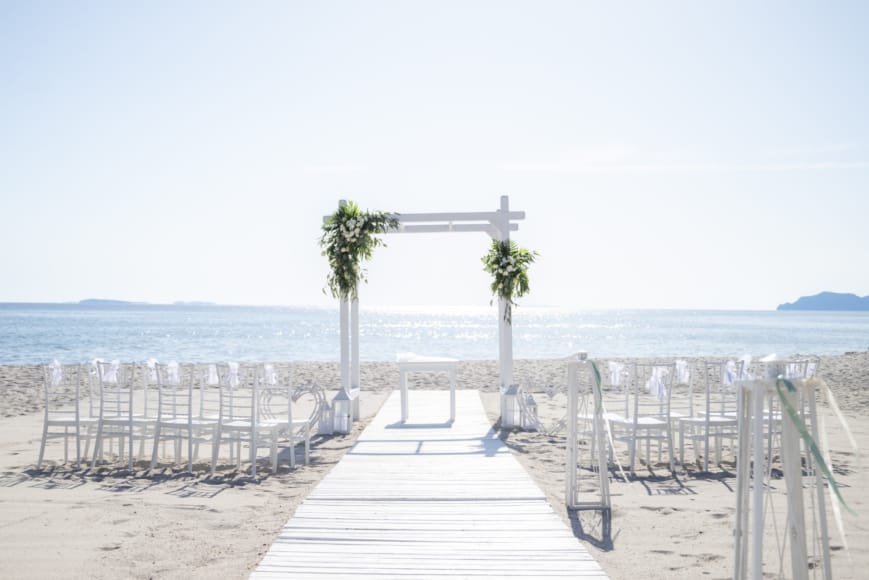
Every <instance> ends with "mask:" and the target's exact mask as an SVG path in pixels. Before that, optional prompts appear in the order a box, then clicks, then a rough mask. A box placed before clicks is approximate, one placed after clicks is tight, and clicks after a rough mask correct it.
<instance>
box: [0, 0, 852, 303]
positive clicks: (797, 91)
mask: <svg viewBox="0 0 869 580" xmlns="http://www.w3.org/2000/svg"><path fill="white" fill-rule="evenodd" d="M867 26H869V3H865V2H839V1H832V2H820V1H818V2H806V1H796V2H794V1H788V2H783V1H771V2H741V1H733V2H717V3H713V2H693V1H684V2H669V1H657V2H645V1H637V2H582V1H572V2H556V1H547V2H530V1H529V2H510V1H493V2H487V1H481V2H453V1H445V0H438V1H436V2H422V1H420V2H404V1H392V2H382V1H367V2H362V1H358V2H357V1H353V2H332V1H323V2H313V1H312V2H290V1H274V2H269V1H258V2H215V1H202V2H191V1H183V0H181V1H171V2H170V1H159V0H158V1H153V2H92V1H76V2H73V1H61V0H57V1H39V0H35V1H34V0H3V1H2V2H0V83H2V84H0V87H2V90H0V216H2V218H0V219H2V222H0V223H2V227H0V302H66V301H77V300H81V299H85V298H112V299H122V300H132V301H146V302H155V303H168V302H174V301H193V300H201V301H211V302H217V303H221V304H268V305H312V306H334V305H335V301H334V300H333V299H332V298H331V297H329V296H327V295H325V294H324V293H323V287H324V285H325V279H326V273H327V264H326V261H325V258H323V257H322V256H321V255H320V249H319V246H318V239H319V236H320V226H321V224H322V218H323V216H324V215H327V214H329V213H331V212H332V211H334V210H335V208H336V207H337V205H338V202H339V200H341V199H350V200H354V201H356V202H357V203H359V204H360V205H361V206H362V207H363V208H365V209H370V210H378V211H393V212H399V213H402V212H404V213H420V212H472V211H473V212H476V211H494V210H496V209H498V207H499V204H500V197H501V196H502V195H508V196H509V199H510V207H511V209H513V210H517V211H524V212H525V216H526V217H525V219H524V220H522V221H521V222H518V223H519V230H518V231H516V232H514V233H513V234H512V237H513V239H515V240H516V241H517V242H518V243H519V245H520V246H523V247H526V248H529V249H532V250H535V251H537V252H539V258H538V260H537V262H536V263H535V264H534V265H533V266H532V268H531V270H530V276H531V293H530V295H528V296H526V297H525V298H523V299H522V300H521V301H520V304H526V305H530V306H557V307H562V308H570V309H611V308H615V309H622V308H624V309H627V308H685V309H758V310H768V309H774V308H775V307H776V306H777V305H778V304H779V303H782V302H789V301H793V300H795V299H796V298H798V297H799V296H802V295H811V294H815V293H817V292H820V291H823V290H831V291H838V292H853V293H855V294H858V295H861V296H863V295H869V268H867V264H869V227H867V226H866V222H867V219H869V187H867V186H869V121H867V103H869V94H867V92H869V91H867V89H869V66H867V65H866V63H867V62H869V35H867V34H866V33H865V31H866V30H867ZM385 242H386V244H387V247H386V248H380V249H378V251H377V252H376V253H375V256H374V260H373V261H372V262H371V263H370V264H369V266H368V284H367V285H366V286H364V287H363V288H362V290H361V294H360V300H361V304H362V305H363V306H369V305H370V306H457V305H468V306H475V305H476V306H486V305H488V304H489V300H490V293H489V279H488V275H487V274H486V273H485V272H483V270H482V262H481V261H480V258H481V257H482V256H483V255H484V254H485V253H486V251H487V249H488V245H489V240H488V238H487V237H486V235H485V234H482V233H462V234H459V233H450V234H391V235H387V236H386V238H385Z"/></svg>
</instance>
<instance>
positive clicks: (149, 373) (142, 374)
mask: <svg viewBox="0 0 869 580" xmlns="http://www.w3.org/2000/svg"><path fill="white" fill-rule="evenodd" d="M136 383H137V384H136V388H139V389H141V396H140V398H139V400H140V401H141V403H140V404H137V405H136V414H137V415H139V416H142V417H148V418H151V419H156V418H157V416H158V415H159V414H160V410H159V402H160V401H159V397H160V395H159V391H160V384H159V382H158V381H157V359H154V358H150V359H148V360H147V361H145V362H143V363H140V364H139V365H138V369H137V371H136Z"/></svg>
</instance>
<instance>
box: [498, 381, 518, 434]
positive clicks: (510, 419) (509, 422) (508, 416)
mask: <svg viewBox="0 0 869 580" xmlns="http://www.w3.org/2000/svg"><path fill="white" fill-rule="evenodd" d="M518 391H519V386H518V385H510V386H509V387H507V388H506V389H505V390H504V391H503V392H502V393H501V427H502V428H504V429H515V428H517V427H520V426H521V425H522V410H521V409H520V408H519V398H518Z"/></svg>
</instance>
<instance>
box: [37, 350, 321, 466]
mask: <svg viewBox="0 0 869 580" xmlns="http://www.w3.org/2000/svg"><path fill="white" fill-rule="evenodd" d="M44 390H45V417H44V426H43V433H42V443H41V445H40V450H39V459H38V461H37V468H41V465H42V461H43V458H44V454H45V448H46V443H47V441H48V440H49V439H53V438H63V439H64V462H65V463H67V462H68V461H69V451H68V449H69V441H70V439H73V440H74V442H75V452H76V461H75V465H76V468H80V466H81V461H82V459H83V458H86V457H87V456H88V450H89V447H90V444H91V442H92V441H93V454H92V456H91V461H90V463H91V467H92V468H93V467H95V466H96V465H97V463H98V462H100V461H101V460H102V458H103V457H104V455H105V453H106V451H108V452H109V453H112V451H113V449H112V447H113V446H114V443H115V442H116V441H117V444H118V452H117V455H118V459H119V461H121V462H123V461H124V456H125V454H126V456H127V462H128V466H129V468H130V469H132V468H133V464H134V457H135V446H136V443H137V442H138V443H139V453H138V454H139V456H140V457H144V456H145V448H146V445H150V448H149V451H150V460H151V462H150V465H151V468H152V469H153V468H154V467H156V466H157V464H158V462H159V460H160V458H161V452H160V450H161V444H162V449H163V450H164V453H163V454H162V457H164V458H165V456H166V453H165V449H166V445H167V444H171V447H172V449H173V451H174V453H173V461H174V463H179V462H180V461H181V458H182V457H186V466H187V470H188V471H191V472H192V470H193V463H194V461H197V459H198V456H199V449H200V446H201V445H203V444H206V445H210V447H211V453H210V460H211V474H212V475H214V473H215V472H216V468H217V465H218V460H219V458H220V457H221V450H222V449H223V448H224V447H228V450H229V459H230V462H235V464H236V465H237V466H238V467H239V468H240V467H241V462H242V457H243V449H246V450H247V459H248V461H249V463H250V469H251V475H252V476H256V466H257V457H258V451H259V450H260V449H263V448H267V449H268V450H269V457H270V459H271V467H272V470H276V469H277V465H278V461H277V459H278V448H280V447H283V448H287V449H289V460H290V467H295V449H296V446H298V445H303V448H304V461H305V463H307V462H308V461H309V454H310V443H311V435H312V432H313V430H314V429H315V426H316V425H317V421H318V419H319V415H320V413H321V412H322V410H323V408H324V406H325V405H326V399H325V393H324V392H323V390H322V389H321V388H319V387H317V386H315V385H306V386H294V385H293V381H292V367H291V365H289V364H267V363H218V364H205V365H195V364H186V363H180V364H179V363H175V362H170V363H166V364H162V363H158V362H156V361H153V360H152V361H149V362H147V363H132V364H120V363H119V362H118V361H112V362H105V361H94V362H93V363H90V364H86V365H61V364H59V363H57V362H55V363H52V364H50V365H45V366H44ZM303 396H306V398H307V399H308V401H307V407H308V408H307V409H306V413H305V415H306V416H305V417H304V418H301V417H298V416H295V417H294V414H293V406H294V402H297V401H298V400H299V398H300V397H303ZM82 442H84V443H85V449H84V452H82V449H81V447H82ZM107 447H108V449H107Z"/></svg>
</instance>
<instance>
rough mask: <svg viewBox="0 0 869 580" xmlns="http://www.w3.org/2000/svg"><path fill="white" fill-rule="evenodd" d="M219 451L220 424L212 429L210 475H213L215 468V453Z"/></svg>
mask: <svg viewBox="0 0 869 580" xmlns="http://www.w3.org/2000/svg"><path fill="white" fill-rule="evenodd" d="M219 451H220V426H218V427H216V428H215V429H214V435H213V436H212V443H211V477H214V474H215V470H216V469H217V454H218V452H219Z"/></svg>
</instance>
